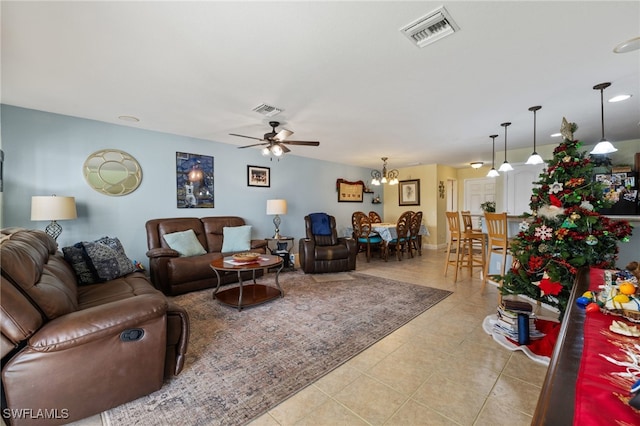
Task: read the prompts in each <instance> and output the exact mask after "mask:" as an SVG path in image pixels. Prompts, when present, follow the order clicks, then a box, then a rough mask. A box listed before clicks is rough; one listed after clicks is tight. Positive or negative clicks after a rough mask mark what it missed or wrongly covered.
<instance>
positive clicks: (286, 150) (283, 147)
mask: <svg viewBox="0 0 640 426" xmlns="http://www.w3.org/2000/svg"><path fill="white" fill-rule="evenodd" d="M277 145H280V148H282V152H284V153H285V154H286V153H287V152H291V150H290V149H289V148H287V147H286V146H284V145H282V144H281V143H278V144H277Z"/></svg>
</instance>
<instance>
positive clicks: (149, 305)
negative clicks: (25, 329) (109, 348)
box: [29, 284, 168, 352]
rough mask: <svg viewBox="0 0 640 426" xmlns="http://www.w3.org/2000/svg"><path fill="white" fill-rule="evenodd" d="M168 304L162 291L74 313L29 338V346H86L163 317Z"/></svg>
mask: <svg viewBox="0 0 640 426" xmlns="http://www.w3.org/2000/svg"><path fill="white" fill-rule="evenodd" d="M105 285H108V284H105ZM167 304H168V302H167V300H166V299H165V298H164V297H163V296H161V295H159V294H157V295H156V294H143V295H139V296H136V297H131V298H128V299H124V300H119V301H117V302H111V303H105V304H104V305H99V306H95V307H92V308H87V309H83V310H81V311H76V312H72V313H70V314H67V315H64V316H61V317H58V318H56V319H54V320H52V321H50V322H48V323H47V324H45V325H44V326H43V327H42V328H41V329H40V330H38V332H37V333H36V334H34V335H33V336H32V337H31V338H30V339H29V346H31V347H32V348H33V349H34V350H37V351H40V352H55V351H62V350H65V349H69V348H71V347H75V346H80V345H84V344H87V343H90V342H93V341H96V340H99V339H102V338H104V337H105V336H109V335H114V334H120V333H121V332H122V331H124V330H125V329H127V328H136V327H137V326H138V325H140V324H142V323H145V322H147V321H149V320H151V319H153V318H157V317H161V316H163V315H165V313H166V311H167V306H168V305H167Z"/></svg>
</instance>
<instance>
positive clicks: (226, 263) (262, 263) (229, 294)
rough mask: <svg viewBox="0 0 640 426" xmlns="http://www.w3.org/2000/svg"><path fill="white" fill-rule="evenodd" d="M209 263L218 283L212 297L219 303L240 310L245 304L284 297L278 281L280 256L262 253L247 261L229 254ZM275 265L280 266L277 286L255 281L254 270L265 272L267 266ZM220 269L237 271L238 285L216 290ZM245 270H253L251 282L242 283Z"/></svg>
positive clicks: (278, 271) (281, 264)
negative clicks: (238, 260)
mask: <svg viewBox="0 0 640 426" xmlns="http://www.w3.org/2000/svg"><path fill="white" fill-rule="evenodd" d="M209 265H210V266H211V269H213V271H214V272H215V273H216V277H217V278H218V285H217V286H216V289H215V290H214V291H213V297H214V298H215V299H216V300H217V301H218V302H220V303H224V304H225V305H229V306H233V307H235V308H238V310H239V311H240V310H242V308H244V307H246V306H255V305H259V304H261V303H265V302H268V301H270V300H273V299H276V298H278V297H284V292H283V291H282V287H280V283H279V282H278V277H279V275H280V271H282V267H283V265H284V263H283V262H282V258H281V257H280V256H274V255H271V254H262V255H260V257H259V258H258V260H256V261H254V262H248V263H240V262H237V261H235V260H233V258H232V257H230V256H229V257H224V258H219V259H216V260H213V261H211V263H210V264H209ZM276 266H280V267H279V268H278V270H277V271H276V286H277V287H278V288H275V287H271V286H267V285H264V284H257V283H256V271H258V270H260V269H264V270H265V272H266V270H268V268H273V267H276ZM220 271H227V272H228V271H236V272H237V273H238V283H239V285H238V287H233V288H229V289H227V290H222V291H218V290H219V289H220ZM245 271H252V272H253V284H248V285H243V283H242V272H245Z"/></svg>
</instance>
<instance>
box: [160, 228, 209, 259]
mask: <svg viewBox="0 0 640 426" xmlns="http://www.w3.org/2000/svg"><path fill="white" fill-rule="evenodd" d="M162 238H164V240H165V241H166V242H167V244H168V245H169V247H171V248H172V249H173V250H175V251H177V252H178V253H180V256H181V257H190V256H199V255H201V254H205V253H207V251H206V250H205V249H204V247H202V244H200V241H198V237H196V233H195V232H193V229H188V230H186V231H181V232H173V233H171V234H164V235H163V236H162Z"/></svg>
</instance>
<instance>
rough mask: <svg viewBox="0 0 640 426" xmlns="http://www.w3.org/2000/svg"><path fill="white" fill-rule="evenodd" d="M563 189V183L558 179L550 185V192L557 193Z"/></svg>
mask: <svg viewBox="0 0 640 426" xmlns="http://www.w3.org/2000/svg"><path fill="white" fill-rule="evenodd" d="M563 189H564V188H563V185H562V183H560V182H558V181H557V180H556V181H555V182H553V183H552V184H551V186H549V194H557V193H558V192H562V190H563Z"/></svg>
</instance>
